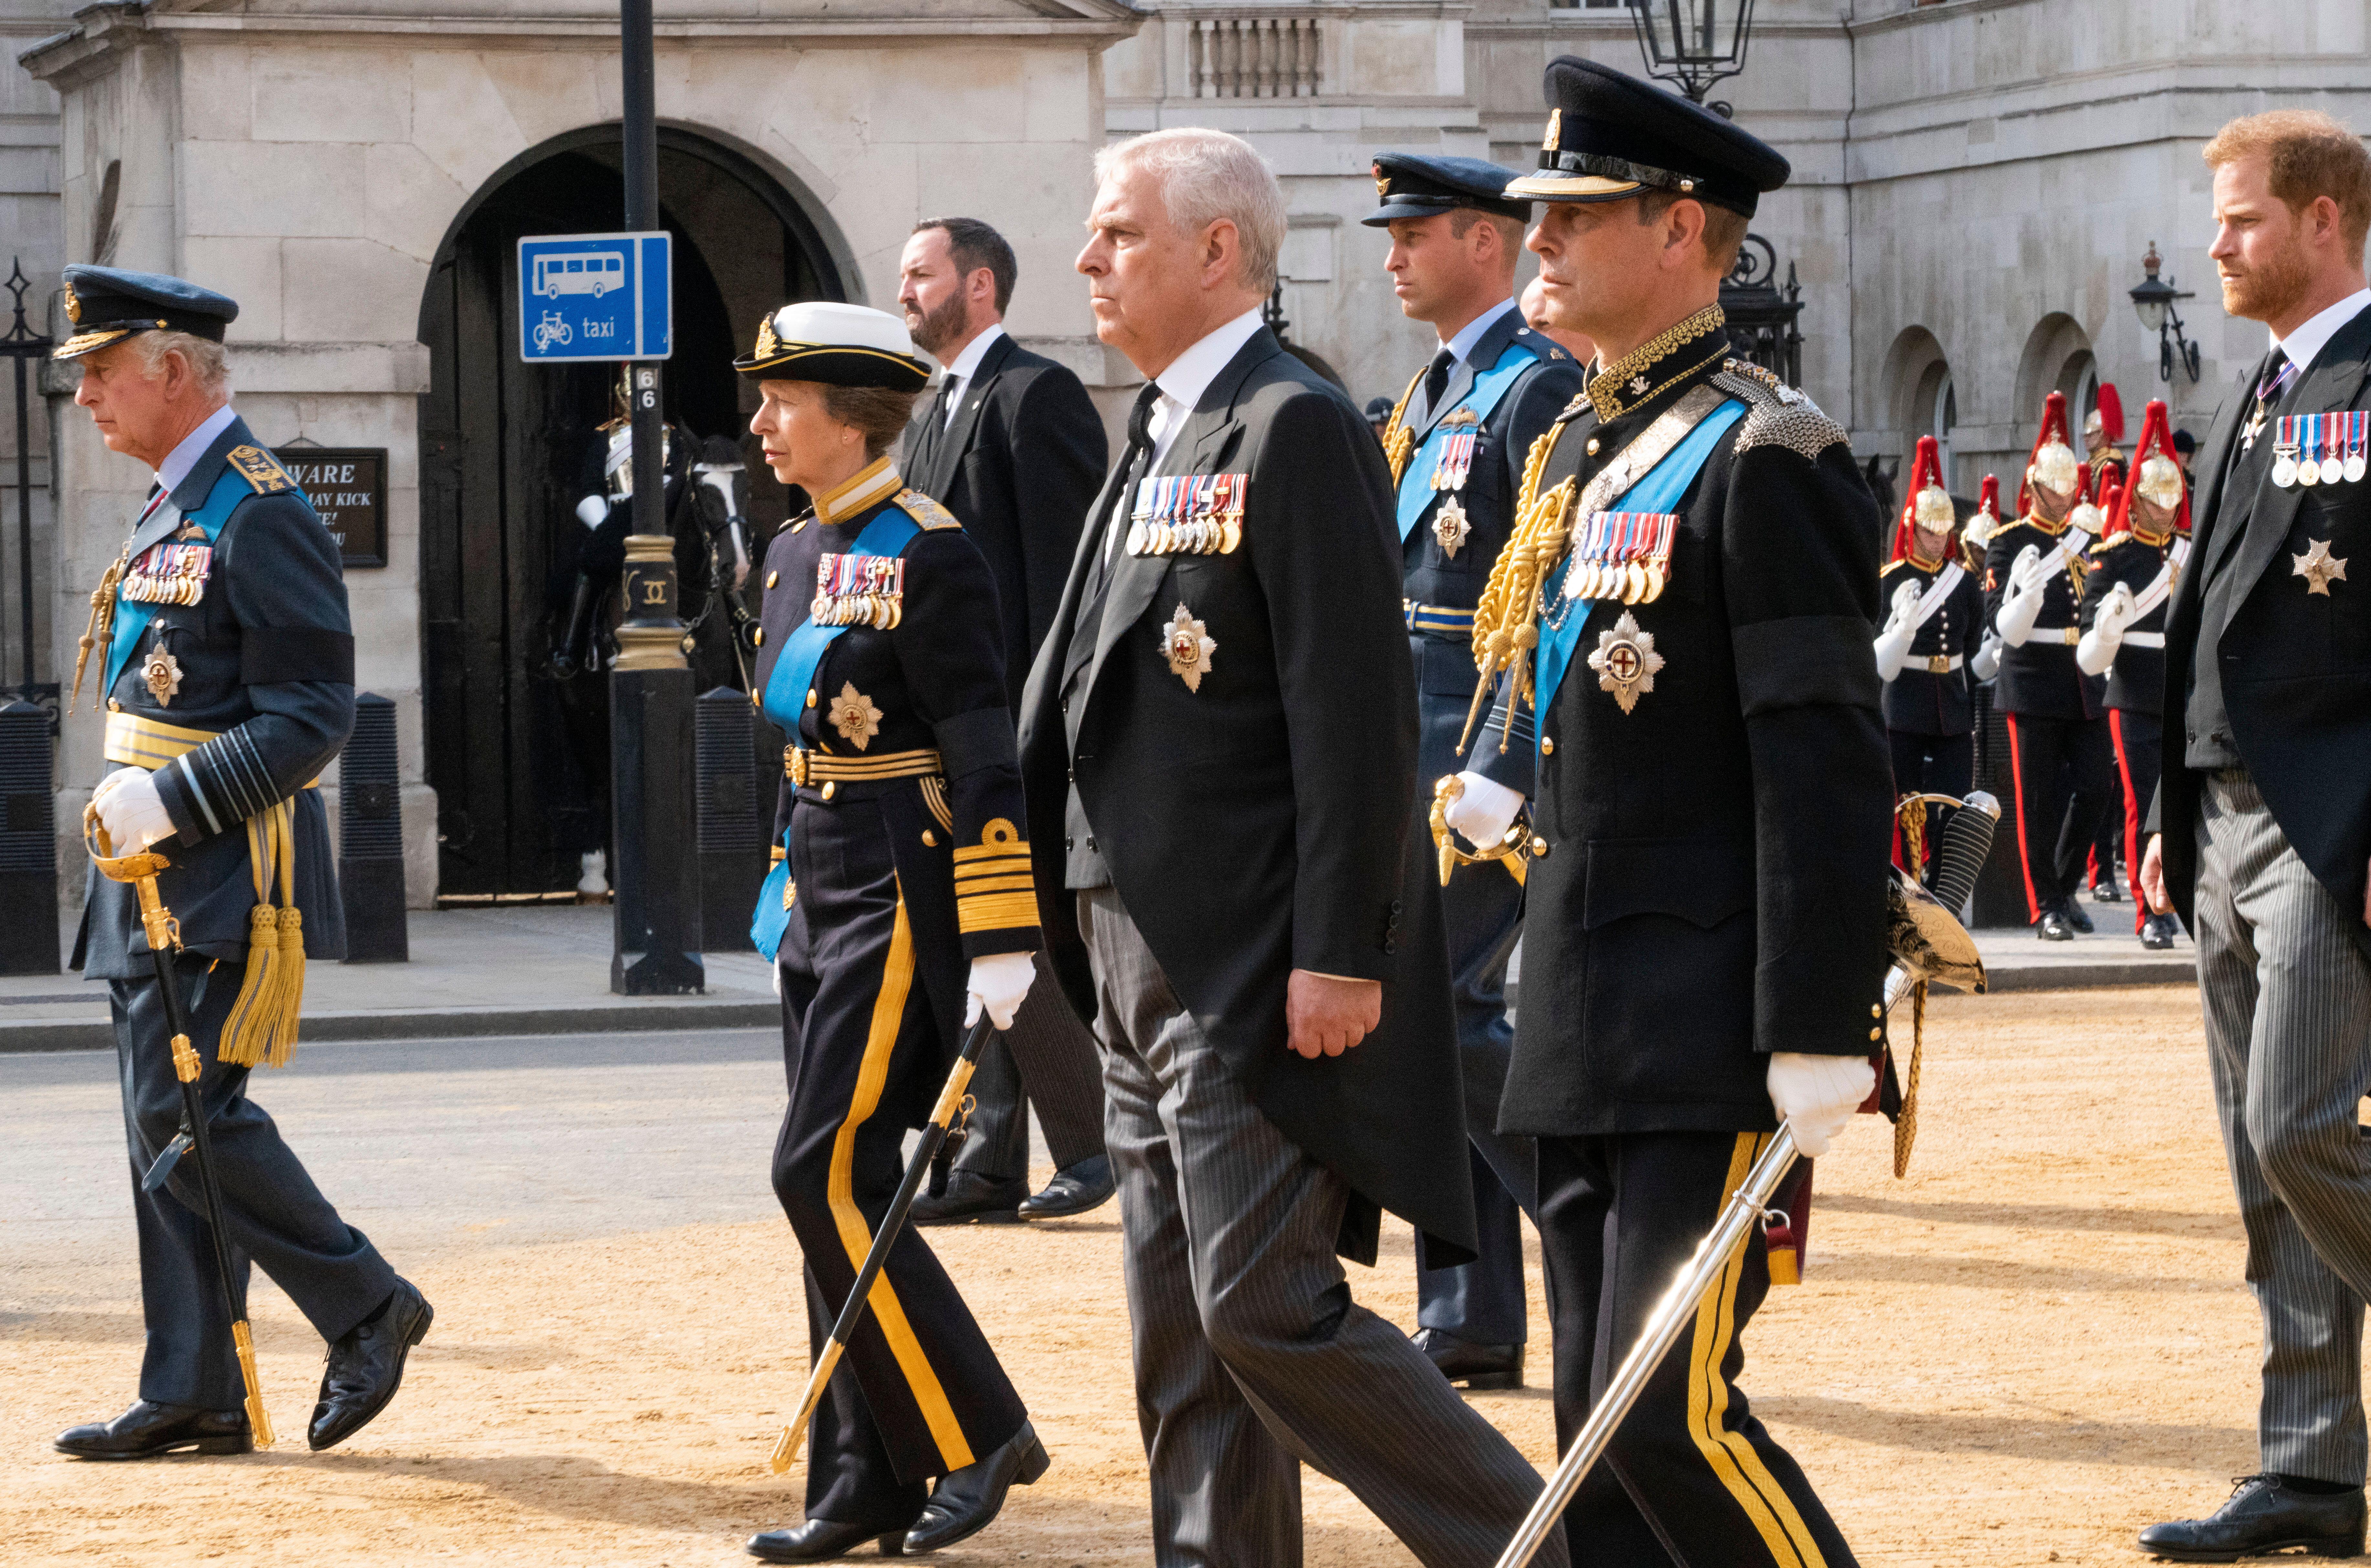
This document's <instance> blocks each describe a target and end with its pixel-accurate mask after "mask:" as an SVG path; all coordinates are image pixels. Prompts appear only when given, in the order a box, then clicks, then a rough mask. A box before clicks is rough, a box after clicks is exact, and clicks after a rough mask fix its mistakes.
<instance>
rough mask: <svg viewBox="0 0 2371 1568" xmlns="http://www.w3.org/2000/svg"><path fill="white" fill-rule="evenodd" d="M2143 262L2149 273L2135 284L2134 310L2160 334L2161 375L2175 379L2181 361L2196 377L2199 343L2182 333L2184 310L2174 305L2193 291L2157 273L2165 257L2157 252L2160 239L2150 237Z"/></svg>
mask: <svg viewBox="0 0 2371 1568" xmlns="http://www.w3.org/2000/svg"><path fill="white" fill-rule="evenodd" d="M2141 265H2142V267H2144V268H2145V269H2146V270H2147V271H2148V276H2147V277H2145V278H2144V279H2142V280H2141V281H2140V282H2138V283H2135V284H2134V286H2133V290H2132V295H2133V311H2134V314H2135V315H2137V316H2138V317H2140V318H2141V326H2142V327H2143V328H2144V329H2146V330H2148V331H2151V332H2154V333H2156V334H2157V379H2158V380H2159V381H2171V380H2172V379H2173V367H2174V366H2175V365H2177V364H2179V365H2180V366H2181V368H2182V369H2184V370H2186V371H2188V372H2189V373H2190V379H2191V380H2192V381H2196V380H2197V379H2198V345H2197V344H2196V343H2194V342H2192V341H2191V340H2190V339H2188V338H2186V337H2184V336H2183V335H2182V330H2181V313H2180V311H2178V310H2176V309H2175V308H2174V301H2176V300H2181V299H2189V298H2191V297H2192V295H2191V294H2188V293H2186V292H2185V291H2183V290H2180V289H2177V288H2175V287H2174V286H2173V283H2172V281H2171V280H2169V279H2162V278H2159V277H2158V276H2157V269H2158V268H2160V267H2162V266H2164V265H2165V259H2164V258H2163V257H2161V256H2159V255H2158V254H2157V241H2156V240H2153V239H2152V240H2150V241H2149V248H2148V254H2147V255H2146V256H2144V257H2142V258H2141Z"/></svg>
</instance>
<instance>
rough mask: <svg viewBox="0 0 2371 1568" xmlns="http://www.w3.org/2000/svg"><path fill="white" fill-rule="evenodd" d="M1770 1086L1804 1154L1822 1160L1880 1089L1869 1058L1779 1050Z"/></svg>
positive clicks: (1781, 1117) (1772, 1061) (1774, 1101)
mask: <svg viewBox="0 0 2371 1568" xmlns="http://www.w3.org/2000/svg"><path fill="white" fill-rule="evenodd" d="M1769 1082H1770V1103H1771V1104H1773V1105H1775V1106H1776V1107H1777V1109H1778V1119H1779V1120H1780V1121H1782V1122H1785V1123H1787V1124H1789V1125H1791V1126H1792V1127H1793V1128H1794V1129H1795V1142H1796V1144H1797V1145H1798V1146H1799V1147H1801V1149H1802V1151H1803V1153H1804V1155H1805V1156H1806V1157H1807V1158H1809V1159H1818V1158H1819V1157H1820V1156H1822V1155H1823V1154H1825V1153H1827V1152H1828V1145H1829V1144H1831V1143H1833V1141H1834V1140H1835V1136H1836V1135H1837V1134H1838V1133H1841V1132H1843V1131H1844V1130H1845V1124H1846V1123H1848V1122H1850V1121H1851V1120H1852V1119H1853V1113H1854V1112H1856V1111H1858V1110H1859V1109H1860V1107H1861V1102H1862V1101H1866V1100H1867V1099H1868V1091H1869V1090H1872V1089H1875V1088H1876V1087H1877V1069H1876V1068H1875V1067H1872V1066H1869V1065H1868V1057H1866V1056H1815V1055H1807V1054H1805V1053H1802V1052H1798V1051H1774V1052H1772V1053H1771V1054H1770V1078H1769Z"/></svg>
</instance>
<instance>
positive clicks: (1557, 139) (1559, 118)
mask: <svg viewBox="0 0 2371 1568" xmlns="http://www.w3.org/2000/svg"><path fill="white" fill-rule="evenodd" d="M1563 140H1564V110H1560V109H1552V110H1548V133H1547V134H1546V135H1545V136H1544V137H1542V138H1541V140H1540V151H1542V152H1544V153H1553V152H1557V151H1560V150H1561V149H1560V148H1559V147H1558V145H1557V144H1559V143H1561V142H1562V141H1563Z"/></svg>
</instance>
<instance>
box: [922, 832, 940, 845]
mask: <svg viewBox="0 0 2371 1568" xmlns="http://www.w3.org/2000/svg"><path fill="white" fill-rule="evenodd" d="M922 842H923V843H924V844H927V845H929V846H930V847H931V848H933V849H935V848H937V847H939V836H938V835H937V834H935V833H932V832H931V830H930V829H929V828H927V827H926V828H924V829H922Z"/></svg>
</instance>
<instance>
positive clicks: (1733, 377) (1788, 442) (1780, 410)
mask: <svg viewBox="0 0 2371 1568" xmlns="http://www.w3.org/2000/svg"><path fill="white" fill-rule="evenodd" d="M1712 384H1713V385H1714V386H1718V387H1719V388H1720V389H1721V390H1722V391H1724V392H1726V393H1728V394H1729V395H1730V396H1731V397H1734V398H1741V399H1742V400H1743V401H1744V403H1745V421H1744V422H1743V423H1742V424H1741V425H1740V426H1739V427H1738V432H1737V444H1736V446H1735V447H1733V448H1731V450H1732V451H1733V452H1734V453H1736V454H1737V455H1740V456H1742V455H1744V454H1745V453H1747V452H1748V451H1751V450H1752V448H1754V447H1756V446H1784V447H1786V448H1787V449H1788V450H1789V451H1793V452H1799V453H1801V454H1802V455H1804V456H1805V457H1808V458H1812V459H1814V460H1816V459H1817V458H1818V457H1819V455H1820V454H1821V453H1822V452H1825V451H1826V450H1827V449H1828V448H1829V447H1831V446H1834V445H1836V444H1839V443H1849V442H1850V440H1851V439H1852V438H1851V437H1850V436H1849V435H1847V434H1846V433H1845V427H1844V426H1842V425H1840V424H1838V423H1836V421H1833V420H1832V419H1830V418H1828V416H1827V415H1825V414H1824V413H1822V412H1821V411H1820V406H1819V405H1818V404H1817V403H1814V402H1812V401H1811V399H1810V397H1809V396H1807V395H1806V394H1804V393H1802V392H1799V391H1798V390H1796V389H1795V388H1794V387H1792V386H1787V384H1786V383H1785V382H1783V381H1781V380H1779V379H1778V378H1777V377H1776V376H1775V375H1771V374H1770V373H1769V372H1768V371H1766V370H1764V369H1763V368H1762V367H1761V366H1760V365H1758V364H1754V363H1752V362H1751V361H1748V360H1739V359H1733V360H1729V362H1727V363H1724V364H1723V365H1722V366H1721V367H1720V369H1718V371H1715V372H1714V373H1713V378H1712Z"/></svg>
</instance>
